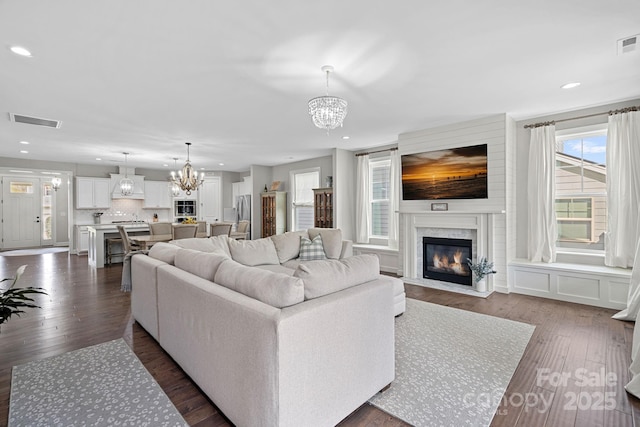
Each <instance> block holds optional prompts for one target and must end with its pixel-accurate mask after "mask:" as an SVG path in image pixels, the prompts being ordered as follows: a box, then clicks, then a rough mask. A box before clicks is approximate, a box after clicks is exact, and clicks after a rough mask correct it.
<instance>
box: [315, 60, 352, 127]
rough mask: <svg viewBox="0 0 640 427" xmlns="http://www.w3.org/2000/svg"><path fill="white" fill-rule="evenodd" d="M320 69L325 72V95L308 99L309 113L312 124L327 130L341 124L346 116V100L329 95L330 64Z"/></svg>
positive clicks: (331, 69)
mask: <svg viewBox="0 0 640 427" xmlns="http://www.w3.org/2000/svg"><path fill="white" fill-rule="evenodd" d="M322 71H323V72H324V73H327V95H326V96H319V97H317V98H313V99H312V100H310V101H309V114H310V115H311V119H312V120H313V124H314V125H316V126H317V127H319V128H320V129H326V131H327V134H328V133H329V130H331V129H335V128H337V127H338V126H342V122H343V121H344V118H345V117H346V116H347V101H345V100H344V99H342V98H338V97H336V96H329V73H331V72H332V71H333V67H332V66H331V65H325V66H324V67H322Z"/></svg>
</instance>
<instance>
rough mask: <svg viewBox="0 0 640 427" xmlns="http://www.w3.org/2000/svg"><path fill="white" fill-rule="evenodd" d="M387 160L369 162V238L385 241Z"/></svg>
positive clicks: (387, 231)
mask: <svg viewBox="0 0 640 427" xmlns="http://www.w3.org/2000/svg"><path fill="white" fill-rule="evenodd" d="M390 168H391V161H390V160H389V159H383V160H375V159H373V160H370V161H369V173H370V174H371V176H370V177H369V182H370V183H371V189H370V191H371V192H370V195H369V200H370V202H371V205H370V206H371V207H370V209H371V224H370V230H369V236H370V237H372V238H378V239H379V238H383V239H386V238H388V236H389V172H390Z"/></svg>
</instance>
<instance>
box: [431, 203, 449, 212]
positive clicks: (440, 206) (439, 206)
mask: <svg viewBox="0 0 640 427" xmlns="http://www.w3.org/2000/svg"><path fill="white" fill-rule="evenodd" d="M431 210H432V211H448V210H449V204H448V203H431Z"/></svg>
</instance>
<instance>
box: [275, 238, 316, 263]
mask: <svg viewBox="0 0 640 427" xmlns="http://www.w3.org/2000/svg"><path fill="white" fill-rule="evenodd" d="M301 237H309V235H308V234H307V232H306V231H287V232H286V233H284V234H275V235H273V236H271V237H270V239H271V240H272V241H273V244H274V246H275V247H276V252H278V259H279V260H280V264H284V263H285V262H287V261H289V260H290V259H296V258H298V255H300V238H301Z"/></svg>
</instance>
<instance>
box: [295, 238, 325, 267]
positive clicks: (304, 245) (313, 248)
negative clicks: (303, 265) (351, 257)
mask: <svg viewBox="0 0 640 427" xmlns="http://www.w3.org/2000/svg"><path fill="white" fill-rule="evenodd" d="M298 259H299V260H300V261H314V260H320V259H327V256H326V254H325V253H324V248H323V247H322V236H320V235H318V236H316V237H314V238H313V240H309V239H308V238H306V237H300V257H299V258H298Z"/></svg>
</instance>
